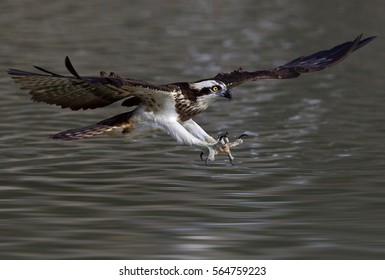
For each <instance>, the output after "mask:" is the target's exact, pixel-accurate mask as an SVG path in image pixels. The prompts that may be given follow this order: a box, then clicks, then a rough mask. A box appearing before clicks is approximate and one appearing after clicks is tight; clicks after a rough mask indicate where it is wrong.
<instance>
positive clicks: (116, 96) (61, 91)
mask: <svg viewBox="0 0 385 280" xmlns="http://www.w3.org/2000/svg"><path fill="white" fill-rule="evenodd" d="M374 38H375V36H373V37H368V38H365V39H362V34H361V35H360V36H358V37H357V38H356V39H355V40H353V41H348V42H345V43H342V44H340V45H338V46H335V47H333V48H331V49H329V50H324V51H319V52H316V53H314V54H311V55H309V56H301V57H299V58H297V59H294V60H292V61H290V62H289V63H286V64H284V65H282V66H279V67H276V68H274V69H271V70H258V71H252V72H248V71H243V70H242V69H241V68H239V69H237V70H235V71H233V72H231V73H219V74H217V75H216V76H215V77H213V78H209V79H202V80H199V81H195V82H178V83H171V84H164V85H154V84H151V83H148V82H146V81H141V80H135V79H131V78H122V77H120V76H119V75H116V74H114V73H113V72H112V73H110V74H107V73H106V72H104V71H102V72H100V75H99V76H80V75H79V74H78V72H77V71H76V70H75V68H74V67H73V66H72V63H71V61H70V60H69V58H68V57H66V58H65V66H66V68H67V70H68V71H69V72H70V73H71V74H72V76H63V75H59V74H56V73H53V72H51V71H48V70H46V69H43V68H41V67H38V66H34V67H35V68H36V69H38V70H40V71H42V72H43V73H32V72H28V71H22V70H16V69H9V70H8V74H10V75H11V76H12V78H13V79H14V80H15V82H16V83H18V84H19V85H20V87H21V89H27V90H29V93H30V94H31V95H32V100H34V101H37V102H45V103H48V104H54V105H59V106H61V107H62V108H69V109H71V110H79V109H83V110H86V109H95V108H99V107H104V106H107V105H110V104H111V103H114V102H116V101H119V100H122V99H125V100H124V101H123V102H122V106H127V107H134V108H133V109H132V110H131V111H128V112H125V113H122V114H119V115H116V116H114V117H112V118H108V119H105V120H102V121H100V122H98V123H96V124H93V125H89V126H85V127H82V128H77V129H70V130H66V131H63V132H60V133H57V134H54V135H52V136H51V138H53V139H60V140H78V139H83V138H88V137H92V136H96V135H99V134H111V135H116V134H119V135H121V134H123V135H125V136H126V137H128V138H129V139H139V138H141V137H144V136H147V135H151V134H153V133H155V132H157V131H163V132H165V133H167V134H169V135H170V136H171V137H172V138H174V139H175V140H176V141H178V142H179V143H182V144H187V145H193V146H197V147H200V148H202V149H205V150H206V151H207V157H206V159H204V158H203V155H204V153H203V152H202V153H201V159H202V160H204V161H205V162H206V164H207V163H208V161H209V160H210V161H214V159H215V156H216V155H217V154H218V153H225V154H227V155H228V157H229V159H230V162H231V163H232V164H233V159H234V157H233V156H232V154H231V148H232V147H235V146H237V145H239V144H241V143H242V142H243V137H244V136H247V135H245V134H242V135H241V136H240V137H239V138H238V139H236V140H235V141H234V142H230V141H229V139H228V137H227V136H228V134H227V133H221V134H219V136H218V137H217V138H216V139H215V138H214V137H211V136H210V135H209V134H208V133H206V132H205V131H204V130H203V129H202V128H201V127H200V126H199V125H198V124H197V123H196V122H194V121H193V119H192V118H193V117H194V116H196V115H197V114H199V113H201V112H203V111H204V110H206V109H207V108H208V107H209V106H210V105H211V104H212V103H213V102H214V101H216V100H217V99H220V98H222V97H224V98H227V99H231V97H232V94H231V92H230V89H231V88H233V87H235V86H238V85H240V84H242V83H245V82H248V81H255V80H261V79H289V78H296V77H298V76H299V75H300V74H302V73H308V72H314V71H319V70H322V69H324V68H326V67H330V66H333V65H335V64H337V63H339V62H341V61H342V60H343V59H345V58H346V57H347V56H348V55H349V54H350V53H352V52H354V51H355V50H357V49H359V48H361V47H362V46H364V45H366V44H367V43H369V42H370V41H372V40H373V39H374Z"/></svg>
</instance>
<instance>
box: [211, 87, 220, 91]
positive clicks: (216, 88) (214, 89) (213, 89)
mask: <svg viewBox="0 0 385 280" xmlns="http://www.w3.org/2000/svg"><path fill="white" fill-rule="evenodd" d="M220 89H221V88H220V87H219V86H213V87H212V88H211V90H212V91H219V90H220Z"/></svg>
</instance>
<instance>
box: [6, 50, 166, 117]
mask: <svg viewBox="0 0 385 280" xmlns="http://www.w3.org/2000/svg"><path fill="white" fill-rule="evenodd" d="M65 66H66V68H67V70H68V71H69V72H70V73H71V74H72V75H73V76H64V75H59V74H56V73H53V72H51V71H48V70H46V69H43V68H41V67H39V66H34V67H35V68H36V69H38V70H40V71H42V72H43V73H32V72H28V71H22V70H17V69H9V70H8V74H10V75H11V76H12V78H13V79H14V80H15V82H16V83H18V84H19V85H20V86H21V88H22V89H27V90H29V91H30V92H29V93H30V94H31V95H32V100H34V101H37V102H45V103H48V104H54V105H59V106H61V107H63V108H70V109H72V110H79V109H94V108H98V107H104V106H107V105H109V104H111V103H113V102H116V101H118V100H121V99H123V98H126V97H129V96H132V100H133V101H132V102H129V100H130V99H128V102H125V105H129V104H130V103H131V104H133V105H137V103H138V100H137V98H138V96H141V95H145V94H147V95H150V94H157V93H167V92H170V91H172V88H170V87H167V86H156V85H152V84H150V83H147V82H145V81H140V80H134V79H123V78H121V77H119V76H118V75H116V74H114V73H111V74H110V75H107V74H106V73H105V72H101V73H100V76H84V77H81V76H80V75H79V74H78V73H77V72H76V70H75V69H74V67H73V66H72V64H71V61H70V60H69V58H68V57H66V58H65ZM142 101H143V100H142Z"/></svg>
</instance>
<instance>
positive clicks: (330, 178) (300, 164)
mask: <svg viewBox="0 0 385 280" xmlns="http://www.w3.org/2000/svg"><path fill="white" fill-rule="evenodd" d="M329 2H330V3H329ZM353 3H354V4H353ZM384 8H385V7H384V3H383V1H379V0H378V1H376V0H371V1H369V2H365V3H361V2H356V1H352V2H349V3H346V1H337V2H336V1H322V3H321V2H319V1H300V0H296V1H284V0H275V1H268V2H262V3H261V2H260V1H259V2H258V1H251V0H250V1H240V2H239V1H236V2H235V1H182V0H181V1H168V2H165V3H161V2H159V1H143V0H141V1H130V3H129V4H128V2H126V1H121V0H116V1H109V2H108V4H106V2H105V1H99V2H98V3H97V4H96V5H90V4H88V3H84V2H83V1H72V0H71V1H62V2H60V3H59V2H46V3H44V2H43V3H40V4H36V3H33V4H32V2H30V1H22V0H19V1H5V2H4V3H2V4H1V10H0V12H1V17H0V23H1V24H0V38H1V42H2V44H1V46H0V55H1V57H2V69H3V70H4V71H5V70H6V69H7V68H21V69H25V70H29V69H32V67H31V66H32V65H40V66H43V67H46V68H48V69H50V70H53V71H58V72H59V73H65V72H64V65H63V60H64V56H65V55H69V56H70V57H71V59H72V61H73V63H74V65H75V67H76V68H77V69H78V71H79V73H81V74H84V75H91V74H97V73H99V71H100V70H106V71H115V72H117V73H119V74H120V75H121V76H128V77H132V78H137V79H145V80H149V81H151V82H154V83H168V82H176V81H193V80H198V79H201V78H206V77H210V76H214V75H215V74H216V73H218V72H220V71H231V70H233V69H235V68H238V67H239V66H242V67H243V68H244V69H249V70H253V69H264V68H271V67H274V66H278V65H280V64H281V63H285V62H287V61H289V60H291V59H293V58H296V57H298V56H300V55H307V54H310V53H312V52H313V51H317V50H321V49H325V48H329V47H332V46H334V45H336V44H338V43H340V42H342V41H346V40H350V39H353V38H354V37H355V36H357V35H358V34H360V33H361V32H365V33H366V34H367V35H368V36H369V35H379V36H380V38H378V39H377V40H376V41H374V42H372V43H371V44H370V45H368V46H366V47H365V48H363V49H362V50H359V51H358V52H357V53H354V54H353V55H352V56H351V57H350V58H349V59H348V60H346V61H344V62H343V63H342V64H340V65H338V66H336V67H334V68H333V69H329V70H325V71H322V72H318V73H313V74H311V75H306V76H303V77H301V78H298V79H295V80H286V81H261V82H259V83H253V84H247V85H244V86H242V87H238V88H235V89H234V90H233V94H234V98H233V100H232V101H231V102H226V101H223V102H217V103H216V104H214V105H213V106H212V107H211V108H210V109H209V110H208V111H207V112H205V113H204V114H202V115H201V116H198V117H197V118H196V119H195V120H196V121H197V122H198V123H199V124H201V125H202V127H204V128H205V130H206V131H208V132H209V133H210V134H212V135H216V134H217V133H218V132H220V131H228V132H229V133H230V137H236V136H238V135H240V134H242V133H248V134H249V135H250V136H251V137H249V138H248V139H247V140H246V142H245V144H243V145H242V146H240V147H239V148H237V149H235V150H234V151H233V153H234V155H235V156H236V166H235V167H233V166H231V165H230V164H229V162H228V160H227V158H226V157H224V156H219V157H218V158H217V160H216V161H215V162H214V163H212V164H211V165H210V167H206V166H205V165H204V163H203V162H201V161H200V159H199V153H200V151H199V150H197V149H194V148H191V147H186V146H180V145H176V143H175V141H174V140H172V139H170V138H169V137H168V136H166V135H158V136H155V137H150V138H146V139H143V140H142V141H138V142H134V143H127V142H126V141H125V140H124V139H122V138H108V137H99V138H95V139H89V140H86V141H79V142H60V141H53V140H51V139H49V138H48V136H49V135H51V134H53V133H56V132H59V131H61V130H65V129H68V128H75V127H79V126H83V125H88V124H92V123H95V122H97V121H99V120H101V119H104V118H107V117H110V116H112V115H115V114H118V113H120V112H123V111H124V108H121V107H120V106H119V104H114V105H112V106H110V107H107V108H103V109H99V110H91V111H79V112H71V111H67V110H62V109H60V108H58V107H54V106H48V105H46V104H37V103H33V102H31V101H30V100H29V96H28V94H27V93H26V92H24V91H21V90H20V89H18V88H17V87H16V86H15V85H14V84H13V83H12V81H11V80H10V79H9V77H7V75H6V74H5V73H4V71H3V74H1V75H0V90H1V95H0V104H1V108H2V110H1V111H0V118H1V120H2V123H1V130H0V153H1V158H2V161H1V163H0V172H1V177H0V236H1V238H0V258H2V259H79V258H113V259H136V258H141V259H150V258H160V259H165V258H166V259H169V258H172V259H241V258H245V259H286V258H287V259H325V258H332V259H339V258H345V259H377V258H384V257H385V240H384V235H385V226H384V223H383V221H384V218H385V211H384V210H385V209H384V208H385V207H384V205H385V204H384V201H385V189H384V187H385V174H384V169H385V154H384V139H385V126H384V117H385V113H384V104H385V95H384V82H383V63H382V62H383V61H384V57H385V55H384V52H383V49H384V47H385V44H384V40H383V38H381V35H383V26H384V20H383V10H384ZM382 37H383V36H382Z"/></svg>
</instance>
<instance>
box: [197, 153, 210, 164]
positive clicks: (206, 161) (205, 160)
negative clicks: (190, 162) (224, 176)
mask: <svg viewBox="0 0 385 280" xmlns="http://www.w3.org/2000/svg"><path fill="white" fill-rule="evenodd" d="M204 154H205V153H204V152H201V154H200V155H199V157H200V158H201V160H202V161H204V162H205V164H206V166H209V164H208V161H209V158H206V159H204V158H203V156H204Z"/></svg>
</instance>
